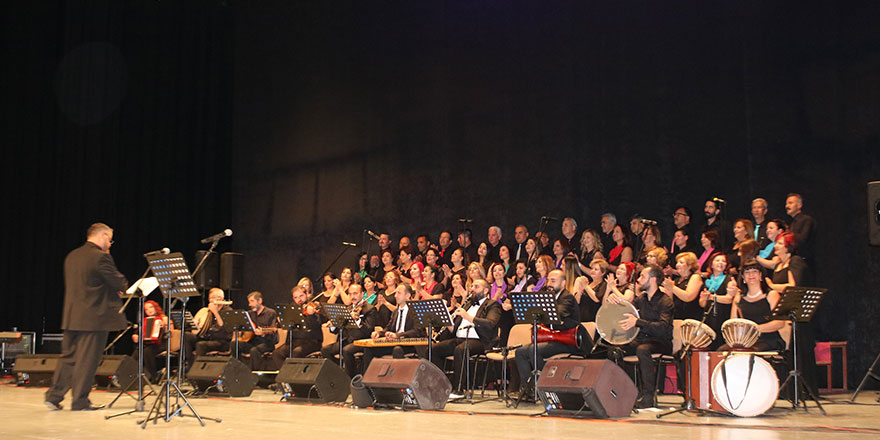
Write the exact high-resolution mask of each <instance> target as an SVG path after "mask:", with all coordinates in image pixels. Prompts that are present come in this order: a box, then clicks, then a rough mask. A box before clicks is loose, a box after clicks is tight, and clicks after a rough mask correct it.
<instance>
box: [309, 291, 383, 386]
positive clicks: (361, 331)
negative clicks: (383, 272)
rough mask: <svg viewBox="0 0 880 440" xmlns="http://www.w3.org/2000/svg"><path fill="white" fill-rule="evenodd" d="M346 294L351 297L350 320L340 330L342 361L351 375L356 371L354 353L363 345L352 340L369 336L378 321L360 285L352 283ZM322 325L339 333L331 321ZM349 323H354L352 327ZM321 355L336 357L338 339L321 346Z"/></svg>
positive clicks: (358, 351) (374, 310)
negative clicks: (355, 343) (358, 344)
mask: <svg viewBox="0 0 880 440" xmlns="http://www.w3.org/2000/svg"><path fill="white" fill-rule="evenodd" d="M348 296H349V297H351V302H352V311H351V314H350V321H348V322H347V323H346V327H345V329H343V330H342V338H343V340H342V359H343V362H342V363H343V365H344V367H345V372H346V373H348V375H349V376H350V377H353V376H354V375H356V374H357V373H358V372H357V371H356V370H355V362H354V355H355V354H356V353H362V352H363V351H364V347H359V346H357V345H354V341H357V340H358V339H366V338H369V337H370V334H371V333H372V332H373V329H374V328H375V327H376V325H377V324H378V323H379V321H377V319H376V318H377V317H378V313H377V312H376V308H375V307H373V306H372V305H370V304H369V303H368V302H367V301H366V300H364V298H363V289H362V288H361V286H359V285H357V284H352V285H351V287H349V288H348ZM324 325H326V326H328V327H329V328H330V331H331V332H332V333H336V334H338V333H339V329H338V328H336V327H335V326H333V323H332V322H330V321H328V322H326V323H325V324H324ZM351 325H354V328H352V327H351ZM321 355H323V356H324V357H325V358H327V359H336V356H337V355H339V341H338V340H337V341H336V342H334V343H332V344H330V345H325V346H324V347H321Z"/></svg>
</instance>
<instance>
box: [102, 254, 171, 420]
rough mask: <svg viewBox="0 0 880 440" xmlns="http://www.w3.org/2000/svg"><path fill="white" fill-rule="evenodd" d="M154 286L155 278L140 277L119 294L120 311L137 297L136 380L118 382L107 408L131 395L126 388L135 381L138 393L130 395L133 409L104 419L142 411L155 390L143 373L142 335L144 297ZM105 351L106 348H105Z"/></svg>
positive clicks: (156, 284)
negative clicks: (117, 392)
mask: <svg viewBox="0 0 880 440" xmlns="http://www.w3.org/2000/svg"><path fill="white" fill-rule="evenodd" d="M149 271H150V268H149V267H147V270H146V271H145V272H144V276H146V274H147V273H149ZM156 287H158V282H157V281H156V278H153V277H150V278H144V277H141V278H139V279H138V280H137V281H135V283H134V284H133V285H132V286H131V287H129V288H128V290H126V291H125V293H123V294H121V295H120V296H119V297H120V298H125V304H123V305H122V309H120V310H119V311H120V312H122V311H124V309H125V307H126V305H127V304H128V302H129V301H131V299H132V298H137V299H138V309H137V320H138V342H137V351H138V374H137V381H131V382H129V383H127V384H124V385H123V384H120V386H121V387H122V390H120V391H119V394H117V395H116V397H114V398H113V400H112V401H111V402H110V403H109V404H107V408H111V407H113V404H114V403H116V401H117V400H119V398H120V397H122V395H123V394H125V395H127V396H130V397H131V395H130V394H128V389H129V388H130V387H131V386H132V385H134V384H135V383H137V387H138V395H137V398H134V397H132V398H134V399H135V404H134V409H132V410H128V411H123V412H121V413H116V414H111V415H109V416H104V420H107V419H112V418H114V417H119V416H122V415H127V414H131V413H135V412H141V411H143V410H144V400H145V399H146V397H147V396H149V395H150V394H153V393H155V392H156V390H154V389H153V384H152V383H151V382H150V380H149V379H147V377H146V376H145V375H144V335H145V333H146V329H144V326H143V323H144V298H146V297H147V295H149V294H150V292H152V291H153V290H155V289H156ZM114 342H115V341H114ZM111 345H112V344H111ZM105 351H106V349H105ZM144 382H146V384H147V385H148V386H149V387H150V392H149V393H148V394H147V395H144Z"/></svg>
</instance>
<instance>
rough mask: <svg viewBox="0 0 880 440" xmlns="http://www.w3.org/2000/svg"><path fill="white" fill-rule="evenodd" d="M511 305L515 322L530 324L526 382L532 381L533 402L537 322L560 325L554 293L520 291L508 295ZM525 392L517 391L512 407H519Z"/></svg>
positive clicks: (535, 380)
mask: <svg viewBox="0 0 880 440" xmlns="http://www.w3.org/2000/svg"><path fill="white" fill-rule="evenodd" d="M510 303H511V304H512V305H513V317H514V319H515V320H516V323H517V324H531V325H532V362H533V364H532V374H531V377H529V380H528V381H527V382H526V384H525V385H528V382H531V383H532V389H533V390H534V396H533V397H534V399H535V402H537V401H538V375H539V374H541V372H540V371H538V324H543V325H544V326H550V325H554V324H556V325H561V324H562V320H561V319H559V313H558V312H557V311H556V293H554V292H553V291H551V290H539V291H537V292H520V293H519V294H517V295H511V296H510ZM524 395H525V393H522V392H521V393H519V397H518V398H517V399H516V403H515V404H514V406H513V407H514V408H519V403H520V402H522V399H523V397H524Z"/></svg>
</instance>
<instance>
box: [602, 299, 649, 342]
mask: <svg viewBox="0 0 880 440" xmlns="http://www.w3.org/2000/svg"><path fill="white" fill-rule="evenodd" d="M627 313H629V314H630V315H633V316H635V317H636V318H638V317H639V311H638V310H636V308H635V306H633V305H632V304H631V303H630V302H629V301H625V300H621V301H620V302H619V303H617V304H612V303H610V302H606V303H605V304H602V307H599V311H598V312H596V332H598V333H599V336H600V337H601V338H602V339H604V340H606V341H608V343H609V344H613V345H623V344H629V343H630V342H632V340H633V339H635V338H636V335H638V334H639V328H638V327H633V328H631V329H629V330H626V331H624V330H623V329H622V328H620V321H621V320H622V319H623V318H624V316H623V315H625V314H627Z"/></svg>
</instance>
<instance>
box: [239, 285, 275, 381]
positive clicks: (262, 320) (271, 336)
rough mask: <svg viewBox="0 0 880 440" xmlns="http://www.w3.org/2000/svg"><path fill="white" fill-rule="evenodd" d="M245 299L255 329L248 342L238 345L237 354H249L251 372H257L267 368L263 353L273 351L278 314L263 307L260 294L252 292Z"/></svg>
mask: <svg viewBox="0 0 880 440" xmlns="http://www.w3.org/2000/svg"><path fill="white" fill-rule="evenodd" d="M247 298H248V306H249V307H250V308H251V309H250V310H248V315H249V316H250V319H251V321H252V322H253V323H254V327H255V329H254V331H253V336H251V338H250V339H249V340H248V341H245V342H241V343H239V352H240V353H250V365H251V371H259V370H262V369H264V368H266V367H267V366H266V365H265V364H266V362H264V361H263V353H269V352H270V351H272V350H273V349H275V344H276V343H277V342H278V335H277V334H276V333H275V324H277V321H278V314H277V313H276V312H275V310H274V309H271V308H269V307H266V306H264V305H263V294H262V293H260V292H258V291H253V292H251V293H250V294H249V295H248V297H247ZM244 333H247V332H244ZM242 341H244V338H242ZM270 368H271V367H270Z"/></svg>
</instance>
